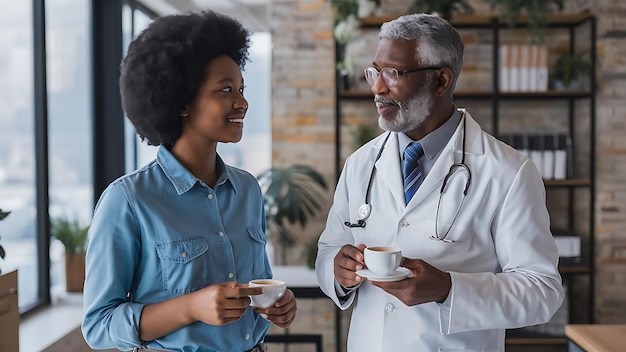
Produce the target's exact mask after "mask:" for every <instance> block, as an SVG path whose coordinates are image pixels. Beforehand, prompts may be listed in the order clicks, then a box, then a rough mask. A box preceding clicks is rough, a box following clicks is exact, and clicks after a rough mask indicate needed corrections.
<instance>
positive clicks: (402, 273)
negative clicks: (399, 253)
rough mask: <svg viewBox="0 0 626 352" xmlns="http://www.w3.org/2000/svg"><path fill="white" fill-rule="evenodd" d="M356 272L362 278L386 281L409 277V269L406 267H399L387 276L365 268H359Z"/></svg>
mask: <svg viewBox="0 0 626 352" xmlns="http://www.w3.org/2000/svg"><path fill="white" fill-rule="evenodd" d="M356 273H357V275H359V276H363V277H364V278H367V279H368V280H372V281H381V282H388V281H400V280H402V279H405V278H407V277H409V275H411V270H409V269H407V268H403V267H399V268H398V269H397V270H396V271H394V272H393V273H392V274H391V275H389V276H379V275H375V274H373V273H372V272H371V271H369V270H367V269H363V270H359V271H357V272H356Z"/></svg>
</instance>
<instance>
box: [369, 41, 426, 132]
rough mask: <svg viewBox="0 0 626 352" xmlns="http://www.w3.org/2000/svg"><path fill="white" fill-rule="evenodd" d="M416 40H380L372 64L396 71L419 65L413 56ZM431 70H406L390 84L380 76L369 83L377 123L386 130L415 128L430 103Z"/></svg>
mask: <svg viewBox="0 0 626 352" xmlns="http://www.w3.org/2000/svg"><path fill="white" fill-rule="evenodd" d="M416 46H417V42H416V41H407V40H395V39H387V38H383V39H381V41H380V43H379V44H378V49H377V50H376V56H375V58H374V67H375V68H377V69H379V70H381V69H383V68H386V67H393V68H395V69H397V70H398V71H400V72H401V71H403V70H413V69H418V68H421V67H422V66H421V65H420V63H419V62H418V60H417V59H416ZM432 72H433V71H430V70H426V71H417V72H410V73H407V74H405V75H399V76H398V80H397V84H396V85H395V86H390V85H392V84H390V83H391V82H386V81H385V79H383V78H382V75H381V76H380V77H379V78H378V80H377V81H376V83H375V84H374V85H373V86H372V92H373V93H374V94H375V102H376V108H377V109H378V114H379V115H380V116H379V118H378V124H379V126H380V127H381V128H382V129H383V130H386V131H394V132H407V131H410V130H413V129H415V128H417V127H419V126H420V125H421V124H422V123H423V122H424V121H425V120H426V118H427V117H428V116H429V115H430V112H431V108H432V105H433V97H434V95H433V90H434V88H433V79H432V77H433V73H432Z"/></svg>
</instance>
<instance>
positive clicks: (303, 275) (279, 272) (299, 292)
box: [272, 265, 341, 352]
mask: <svg viewBox="0 0 626 352" xmlns="http://www.w3.org/2000/svg"><path fill="white" fill-rule="evenodd" d="M272 273H273V274H274V278H276V279H278V280H282V281H285V282H286V283H287V287H288V288H289V289H291V290H292V291H293V294H294V295H295V296H296V298H312V299H315V298H322V299H328V300H329V301H330V298H328V296H326V295H325V294H324V292H322V289H320V285H319V283H318V282H317V274H315V270H313V269H311V268H309V267H308V266H305V265H302V266H300V265H274V266H272ZM333 305H335V303H333ZM335 346H336V350H337V352H340V351H341V309H339V308H338V307H336V306H335Z"/></svg>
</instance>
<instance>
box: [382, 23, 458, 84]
mask: <svg viewBox="0 0 626 352" xmlns="http://www.w3.org/2000/svg"><path fill="white" fill-rule="evenodd" d="M378 36H379V38H381V39H382V38H388V39H400V40H416V41H417V43H418V48H417V49H418V50H417V52H416V53H415V55H416V59H417V60H418V61H419V62H420V64H421V65H425V66H447V67H450V68H451V69H452V73H453V75H454V78H453V81H452V86H451V88H452V90H453V89H454V86H455V85H456V80H457V78H459V75H460V74H461V69H462V68H463V50H464V49H465V45H463V42H462V41H461V37H460V36H459V32H457V30H456V29H455V28H454V27H452V25H451V24H450V23H449V22H448V21H446V20H445V19H443V18H441V17H439V16H434V15H428V14H423V13H419V14H411V15H404V16H401V17H398V18H397V19H395V20H393V21H390V22H386V23H384V24H383V25H382V26H381V27H380V33H379V35H378Z"/></svg>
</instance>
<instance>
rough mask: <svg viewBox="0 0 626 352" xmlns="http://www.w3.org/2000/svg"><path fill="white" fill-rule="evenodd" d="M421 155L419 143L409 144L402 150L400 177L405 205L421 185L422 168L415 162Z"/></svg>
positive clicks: (422, 151)
mask: <svg viewBox="0 0 626 352" xmlns="http://www.w3.org/2000/svg"><path fill="white" fill-rule="evenodd" d="M423 154H424V149H423V148H422V145H421V144H420V143H419V142H414V143H411V144H409V146H408V147H406V149H404V163H403V165H402V176H403V177H404V199H405V201H406V204H409V201H410V200H411V198H413V195H414V194H415V192H416V191H417V189H418V188H419V187H420V185H421V184H422V168H421V167H420V165H419V163H418V162H417V160H418V159H419V158H420V156H422V155H423Z"/></svg>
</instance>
